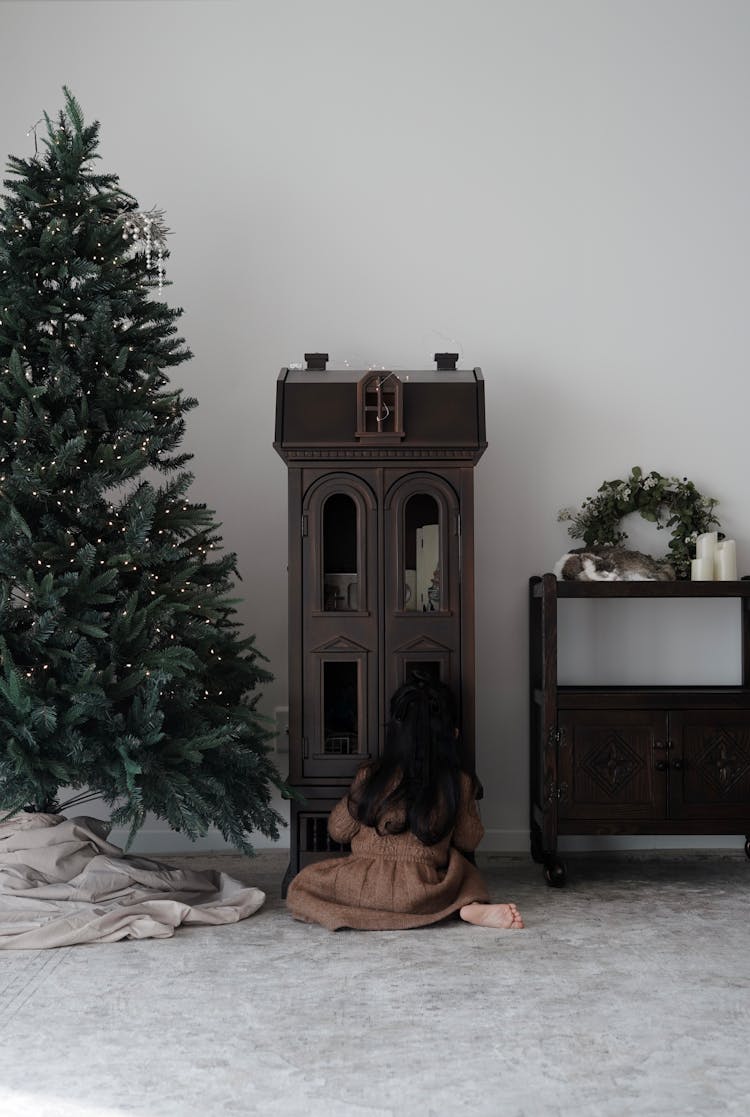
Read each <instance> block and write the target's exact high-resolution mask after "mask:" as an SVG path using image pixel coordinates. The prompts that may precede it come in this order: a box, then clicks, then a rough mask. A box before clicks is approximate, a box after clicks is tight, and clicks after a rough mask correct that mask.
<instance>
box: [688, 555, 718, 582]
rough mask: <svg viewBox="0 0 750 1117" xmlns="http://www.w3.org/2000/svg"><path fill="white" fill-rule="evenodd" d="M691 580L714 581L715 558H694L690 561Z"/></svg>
mask: <svg viewBox="0 0 750 1117" xmlns="http://www.w3.org/2000/svg"><path fill="white" fill-rule="evenodd" d="M690 580H691V581H692V582H713V580H714V560H713V558H694V559H691V561H690Z"/></svg>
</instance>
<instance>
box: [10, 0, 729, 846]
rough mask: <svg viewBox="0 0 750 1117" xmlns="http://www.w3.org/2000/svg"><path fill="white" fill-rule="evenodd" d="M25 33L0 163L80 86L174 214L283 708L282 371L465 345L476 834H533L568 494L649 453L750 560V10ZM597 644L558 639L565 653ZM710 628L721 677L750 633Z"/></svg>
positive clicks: (406, 1) (418, 362) (231, 517)
mask: <svg viewBox="0 0 750 1117" xmlns="http://www.w3.org/2000/svg"><path fill="white" fill-rule="evenodd" d="M0 35H1V37H2V41H3V45H4V48H5V49H4V51H3V56H4V58H3V65H2V67H1V68H0V153H3V154H5V153H13V154H23V153H28V152H30V151H31V150H32V141H31V138H30V137H28V136H27V134H26V133H27V129H28V128H29V126H30V124H31V123H33V121H35V120H37V118H38V117H39V116H40V115H41V111H42V110H43V109H47V110H48V111H49V112H50V113H54V112H56V111H57V109H58V108H59V107H60V105H61V103H62V95H61V89H60V87H61V86H62V84H63V83H66V84H68V85H69V86H70V87H71V88H72V90H73V92H74V93H75V94H76V96H77V97H78V99H79V100H80V102H81V104H82V106H83V109H84V113H85V114H86V116H87V117H88V118H98V119H99V120H100V121H101V123H102V144H101V153H102V157H103V167H104V168H106V169H107V170H114V171H116V172H117V173H118V174H119V176H120V179H121V183H122V185H123V186H124V187H125V188H126V189H128V190H130V191H131V192H132V193H134V194H135V195H136V197H138V199H139V201H140V203H141V205H142V207H144V208H150V207H151V206H152V205H157V206H160V207H163V208H164V209H165V210H166V214H167V221H168V224H169V225H170V226H171V227H172V229H173V230H174V236H173V238H172V244H171V249H172V259H171V261H170V263H169V268H168V274H169V277H170V278H171V279H172V281H173V284H174V286H173V287H172V289H171V293H170V297H171V299H172V300H173V302H174V303H176V304H180V305H182V306H184V307H185V311H186V313H185V316H184V319H183V332H184V334H185V336H186V338H187V340H188V342H189V344H190V346H191V348H192V349H193V351H194V353H195V358H194V360H193V361H192V362H191V363H190V364H189V365H187V366H182V367H181V368H179V369H177V370H176V374H175V381H176V382H177V383H179V384H181V385H182V386H183V387H184V388H185V389H186V391H187V392H188V393H190V394H195V395H197V396H198V397H199V399H200V400H201V407H200V408H199V409H198V410H197V411H196V412H194V413H193V414H192V416H191V417H190V419H189V428H188V439H187V443H186V448H188V449H191V450H193V451H194V452H195V463H194V468H195V472H196V476H197V481H196V486H195V495H196V497H197V498H200V499H205V500H206V501H208V503H209V504H210V505H211V506H212V507H214V508H216V509H217V512H218V515H219V518H220V519H221V520H222V521H223V524H224V528H223V534H224V538H225V541H226V543H227V545H228V546H229V547H230V548H232V549H234V550H236V551H237V552H238V553H239V556H240V565H241V569H242V571H243V572H244V576H245V580H244V582H243V583H242V585H241V592H242V593H243V594H244V596H245V605H244V619H245V620H246V621H247V624H248V626H249V628H250V630H252V631H253V632H255V633H256V634H257V641H258V646H259V647H260V648H261V650H263V651H264V652H265V654H266V655H268V656H269V657H270V660H271V668H272V670H273V671H274V673H275V675H276V682H275V683H274V684H273V685H272V686H270V687H268V688H267V691H266V694H265V698H264V703H265V709H266V710H267V711H268V712H269V713H270V712H271V711H272V709H273V707H275V706H276V705H283V704H284V702H285V700H286V694H285V679H286V579H285V561H286V559H285V555H286V471H285V468H284V465H283V463H282V461H281V459H279V458H278V457H277V456H276V455H275V453H274V451H273V449H272V447H271V442H272V439H273V425H274V393H275V381H276V375H277V373H278V369H279V367H280V366H282V365H285V364H288V363H290V362H294V361H300V360H302V354H303V352H304V351H306V350H324V351H326V352H328V353H330V354H331V357H332V362H331V363H332V365H334V366H335V365H340V364H342V363H343V362H344V361H348V362H349V363H350V364H352V365H354V366H358V367H366V366H367V365H368V364H370V363H377V364H381V365H385V366H387V367H394V366H395V367H400V368H410V367H411V368H414V367H425V366H426V365H431V358H432V354H433V353H434V352H435V351H436V350H440V349H452V348H453V346H454V344H455V345H456V347H457V348H459V349H460V351H461V353H462V362H461V363H462V367H471V366H473V365H480V366H481V367H482V368H483V370H484V375H485V379H486V395H487V430H488V437H489V442H490V446H489V449H488V451H487V453H486V454H485V456H484V458H483V459H482V461H481V462H480V464H479V467H478V469H477V474H476V484H477V506H478V513H477V514H478V527H477V581H478V599H479V608H478V615H477V644H478V648H477V651H478V679H477V684H478V711H477V712H478V734H479V739H478V764H479V768H480V772H481V775H482V777H483V780H484V783H485V786H486V789H487V797H486V799H485V801H484V805H483V813H484V818H485V823H486V825H487V827H488V831H489V833H488V838H487V840H486V843H485V844H486V846H487V847H488V848H526V842H527V832H526V827H527V813H528V808H527V775H526V773H527V697H526V666H527V633H526V584H527V578H528V575H529V574H531V573H536V572H541V571H544V570H545V569H550V568H551V566H552V564H553V563H554V561H555V560H556V559H557V558H558V557H559V555H560V554H561V553H562V552H563V551H564V550H565V549H566V547H567V545H568V542H569V540H568V537H567V535H566V532H565V526H564V525H562V524H559V523H558V522H557V519H556V517H557V511H558V509H559V508H560V507H561V506H563V505H577V504H579V503H580V501H581V500H582V499H583V498H584V497H585V496H587V495H590V494H592V493H593V492H594V490H595V489H596V487H597V486H598V484H599V483H600V482H601V481H602V480H604V479H605V478H611V477H616V476H622V475H623V473H624V471H626V470H627V469H628V468H629V467H630V466H632V465H635V464H638V465H641V466H642V467H643V468H644V469H645V470H648V469H657V470H659V471H660V472H662V473H667V474H678V475H680V476H682V475H687V476H689V477H690V478H691V479H692V480H693V481H694V482H695V483H696V485H697V486H698V488H699V489H701V490H702V491H703V492H704V493H707V494H711V495H714V496H716V497H718V498H719V499H720V501H721V505H720V512H721V517H722V526H723V527H724V529H725V530H726V531H727V533H728V534H729V535H731V536H734V537H735V538H736V539H737V540H738V548H739V556H740V566H741V568H742V572H744V571H746V570H750V522H749V520H748V515H747V498H746V472H747V469H748V453H747V449H746V445H747V443H746V429H747V405H748V402H750V388H749V387H748V372H747V364H748V352H749V350H750V314H748V309H749V308H750V222H749V221H748V218H749V216H750V151H749V149H748V140H747V135H748V131H747V106H748V103H749V101H748V98H749V96H750V68H749V67H748V66H747V57H748V49H749V47H750V6H748V5H747V4H746V3H745V2H744V0H516V2H513V0H461V2H459V0H454V2H447V0H377V2H372V3H362V2H359V0H314V2H313V0H300V2H290V0H268V2H255V0H247V2H237V3H223V2H219V0H201V2H197V3H180V2H168V3H160V2H152V3H136V2H134V0H132V2H123V3H120V2H100V3H98V2H85V3H74V2H68V0H59V2H53V3H41V2H31V3H28V2H27V3H14V2H5V3H3V4H0ZM639 541H640V540H639ZM646 542H647V549H651V550H652V551H653V552H654V553H660V550H661V548H662V547H663V546H664V545H665V543H666V540H665V539H664V538H663V536H660V537H659V538H658V539H657V538H656V536H654V537H653V538H652V539H650V540H649V539H647V541H646ZM649 544H650V545H649ZM686 623H687V624H688V638H687V639H686V638H684V637H683V636H680V637H679V638H678V639H677V640H676V641H675V644H679V645H680V646H682V645H689V644H691V643H692V644H693V646H694V645H695V644H696V639H695V636H696V635H697V634H700V633H702V631H703V625H704V621H703V620H701V621H698V620H696V621H690V620H688V621H687V622H686ZM691 625H692V627H690V626H691ZM590 632H591V626H590V623H588V622H587V623H586V624H585V625H583V626H582V627H581V628H580V630H578V631H573V632H571V633H569V634H568V635H567V636H566V637H565V639H566V641H567V643H566V647H568V648H572V653H571V654H572V656H573V658H574V659H575V658H576V656H577V657H578V659H579V661H581V660H582V661H583V662H585V660H586V655H587V639H588V635H590ZM581 634H582V636H581ZM690 634H692V636H693V639H691V636H690ZM717 640H718V649H719V651H718V655H719V659H720V661H721V663H722V669H725V670H726V672H727V676H728V677H729V676H731V673H732V670H733V669H734V667H733V663H732V657H733V654H734V652H736V636H732V637H731V638H730V639H729V640H728V641H727V642H726V643H725V644H724V643H722V638H721V637H720V636H719V637H717ZM599 647H600V648H601V649H603V650H607V649H608V650H609V651H610V652H611V653H612V655H613V657H614V661H615V664H616V663H617V658H618V656H620V658H622V649H621V647H620V645H618V643H617V642H616V641H611V642H608V641H607V639H606V638H604V639H601V640H600V645H599ZM662 647H663V640H662ZM598 658H599V655H598V654H597V660H598ZM715 658H716V653H713V652H712V653H711V656H710V659H711V660H712V661H715ZM664 660H665V656H664V655H663V654H662V655H661V656H655V657H653V665H652V666H653V674H652V678H653V681H660V680H659V677H658V672H659V671H660V670H661V668H662V664H663V663H664ZM701 666H702V664H701V662H700V660H698V662H697V664H695V663H694V664H693V665H692V667H691V666H688V667H687V668H686V670H687V672H688V673H690V672H691V671H692V672H694V673H697V674H700V670H701ZM155 842H156V843H160V844H161V847H162V848H164V843H165V842H169V843H170V844H171V845H172V846H173V847H174V846H175V845H176V844H179V841H176V840H175V839H173V838H172V836H171V835H162V836H161V837H159V836H158V835H156V836H154V835H150V836H149V837H148V842H147V843H146V844H150V846H151V848H155V845H154V843H155ZM660 844H663V843H660ZM691 844H693V843H691Z"/></svg>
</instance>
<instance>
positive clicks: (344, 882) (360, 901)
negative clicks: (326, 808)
mask: <svg viewBox="0 0 750 1117" xmlns="http://www.w3.org/2000/svg"><path fill="white" fill-rule="evenodd" d="M364 775H365V773H364V772H360V773H359V774H358V776H357V777H356V779H355V781H354V785H353V786H354V787H355V788H356V786H357V783H358V782H359V781H360V780H361V779H363V778H364ZM347 800H348V795H346V796H344V798H343V799H342V800H341V802H340V803H338V804H337V805H336V806H335V807H334V809H333V810H332V811H331V815H330V818H329V820H328V832H329V834H330V835H331V837H332V838H333V840H334V841H336V842H351V846H352V852H351V854H350V855H349V856H347V857H337V858H331V859H329V860H327V861H318V862H316V863H315V864H312V865H308V866H306V868H304V869H302V870H301V871H300V872H299V873H298V874H297V876H296V877H295V878H294V880H293V881H292V883H291V885H290V886H289V892H288V895H287V906H288V908H289V910H290V912H291V913H292V915H293V916H294V917H295V918H296V919H301V920H304V921H306V922H308V923H321V924H322V925H323V926H324V927H327V928H328V930H329V931H335V930H338V929H339V928H340V927H354V928H357V929H358V930H362V931H397V930H404V929H406V928H409V927H424V926H426V925H427V924H429V923H438V922H439V921H440V920H442V919H447V918H448V916H450V915H453V914H454V913H455V912H457V911H458V909H459V908H461V907H463V905H464V904H470V903H471V902H472V901H475V900H476V901H479V902H484V903H486V902H487V901H488V900H489V894H488V892H487V888H486V886H485V884H484V881H483V880H482V877H481V875H480V873H479V871H478V869H476V868H475V867H474V866H473V865H472V864H470V862H469V861H467V860H466V858H465V857H464V856H463V855H462V852H461V851H463V852H464V853H470V852H472V851H473V850H474V849H475V848H476V847H477V845H478V844H479V842H480V840H481V838H482V835H483V833H484V828H483V826H482V822H481V820H480V818H479V812H478V810H477V805H476V802H475V800H474V796H473V787H472V781H471V779H470V778H469V776H467V775H465V774H463V773H462V775H461V801H460V804H459V808H458V815H457V817H456V825H455V828H454V829H453V831H452V833H450V834H449V835H448V836H447V837H445V838H444V839H443V840H442V841H440V842H438V843H437V844H436V845H433V846H426V845H423V843H422V842H420V841H419V840H418V839H417V838H415V837H414V835H413V834H411V833H408V832H407V833H404V834H386V835H381V834H378V833H377V831H376V830H374V829H373V828H371V827H369V826H361V825H360V823H359V822H357V821H356V820H355V819H353V818H352V816H351V815H350V814H349V808H348V803H347Z"/></svg>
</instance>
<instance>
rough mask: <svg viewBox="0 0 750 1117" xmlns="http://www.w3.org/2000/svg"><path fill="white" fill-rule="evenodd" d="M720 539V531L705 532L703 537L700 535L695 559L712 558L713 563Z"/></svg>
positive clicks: (696, 543)
mask: <svg viewBox="0 0 750 1117" xmlns="http://www.w3.org/2000/svg"><path fill="white" fill-rule="evenodd" d="M718 539H719V533H718V531H705V532H704V533H703V535H699V536H698V538H697V539H696V541H695V557H696V558H699V559H700V558H710V559H711V562H713V560H714V553H715V551H716V544H717V542H718Z"/></svg>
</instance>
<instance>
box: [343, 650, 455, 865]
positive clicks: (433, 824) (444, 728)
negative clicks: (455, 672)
mask: <svg viewBox="0 0 750 1117" xmlns="http://www.w3.org/2000/svg"><path fill="white" fill-rule="evenodd" d="M390 713H391V717H390V721H389V722H388V725H387V727H386V736H385V748H384V750H383V755H382V756H381V757H380V758H379V759H378V760H376V761H375V762H374V763H373V764H371V765H370V767H369V770H368V771H367V774H366V776H365V779H364V780H363V781H362V783H360V784H359V786H358V787H357V789H356V792H355V793H354V794H353V795H350V797H349V812H350V814H351V815H352V817H353V818H356V819H357V820H358V821H359V822H360V823H362V824H363V825H365V826H371V827H373V828H374V829H376V830H377V831H378V833H379V834H403V833H405V832H406V831H407V830H409V831H411V833H412V834H414V835H415V837H417V838H418V839H419V840H420V842H423V843H424V844H425V845H435V844H436V843H437V842H439V841H441V839H443V838H444V837H445V836H446V835H447V834H449V833H450V831H451V830H452V829H453V827H454V826H455V823H456V814H457V811H458V801H459V794H460V781H459V774H460V771H461V762H460V747H459V741H458V735H457V731H456V730H457V725H458V717H457V712H456V703H455V700H454V697H453V693H452V692H451V690H450V688H449V687H447V686H446V685H445V684H444V683H441V682H439V681H438V680H436V679H434V678H433V677H432V676H431V675H429V674H427V672H424V671H419V670H417V671H413V672H412V673H411V674H410V675H409V676H408V678H407V680H406V682H405V683H404V685H403V686H401V687H399V689H398V690H397V691H396V693H395V694H394V695H393V697H392V699H391V709H390ZM388 813H392V815H394V816H395V817H391V818H390V819H388V820H387V821H385V816H386V814H388Z"/></svg>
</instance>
